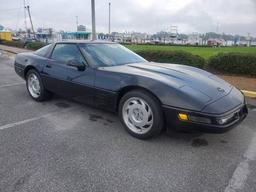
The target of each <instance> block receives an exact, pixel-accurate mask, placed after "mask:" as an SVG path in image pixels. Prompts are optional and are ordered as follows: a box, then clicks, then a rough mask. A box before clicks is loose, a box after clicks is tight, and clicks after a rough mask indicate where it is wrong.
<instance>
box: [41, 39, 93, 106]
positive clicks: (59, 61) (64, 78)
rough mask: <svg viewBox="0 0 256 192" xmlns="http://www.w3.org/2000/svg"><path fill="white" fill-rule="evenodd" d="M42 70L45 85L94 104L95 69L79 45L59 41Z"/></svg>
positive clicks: (64, 94)
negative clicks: (87, 60) (85, 57)
mask: <svg viewBox="0 0 256 192" xmlns="http://www.w3.org/2000/svg"><path fill="white" fill-rule="evenodd" d="M46 62H47V63H46V65H45V67H44V69H43V71H42V74H43V82H44V84H45V87H46V88H47V89H48V90H50V91H52V92H55V93H57V94H60V95H63V96H67V97H70V98H72V99H75V100H78V101H81V102H84V103H87V104H92V103H93V95H94V89H93V87H94V76H95V75H94V69H93V68H91V67H90V66H89V65H88V64H87V63H86V61H85V59H84V57H83V55H82V54H81V52H80V50H79V48H78V46H77V45H76V44H71V43H58V44H56V45H55V47H54V49H53V51H52V54H51V56H50V57H49V58H48V59H47V61H46Z"/></svg>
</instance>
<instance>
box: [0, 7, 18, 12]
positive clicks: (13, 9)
mask: <svg viewBox="0 0 256 192" xmlns="http://www.w3.org/2000/svg"><path fill="white" fill-rule="evenodd" d="M20 9H22V7H17V8H9V9H0V11H1V12H2V11H16V10H20Z"/></svg>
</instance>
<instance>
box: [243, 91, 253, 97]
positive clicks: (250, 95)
mask: <svg viewBox="0 0 256 192" xmlns="http://www.w3.org/2000/svg"><path fill="white" fill-rule="evenodd" d="M241 91H242V92H243V94H244V95H245V96H246V97H250V98H256V92H255V91H247V90H241Z"/></svg>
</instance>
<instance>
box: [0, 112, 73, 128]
mask: <svg viewBox="0 0 256 192" xmlns="http://www.w3.org/2000/svg"><path fill="white" fill-rule="evenodd" d="M74 108H75V107H71V108H69V109H65V110H59V111H54V112H52V113H47V114H45V115H41V116H38V117H33V118H29V119H25V120H22V121H18V122H15V123H9V124H5V125H2V126H0V130H3V129H8V128H12V127H15V126H17V125H22V124H25V123H29V122H32V121H36V120H39V119H42V118H47V117H50V116H53V115H55V114H57V113H59V112H66V111H69V110H72V109H74Z"/></svg>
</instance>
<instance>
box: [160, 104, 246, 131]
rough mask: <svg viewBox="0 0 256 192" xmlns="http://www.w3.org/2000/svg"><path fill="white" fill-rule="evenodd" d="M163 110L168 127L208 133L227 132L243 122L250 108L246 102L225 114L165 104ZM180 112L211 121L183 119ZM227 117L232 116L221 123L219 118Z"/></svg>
mask: <svg viewBox="0 0 256 192" xmlns="http://www.w3.org/2000/svg"><path fill="white" fill-rule="evenodd" d="M163 111H164V115H165V120H166V124H167V127H168V128H172V129H175V130H197V131H200V132H206V133H223V132H226V131H228V130H230V129H231V128H234V127H235V126H237V125H238V124H239V123H241V122H242V121H243V120H244V119H245V117H246V116H247V114H248V109H247V106H246V104H245V103H244V104H243V105H240V106H238V107H236V108H234V109H232V110H230V111H228V112H225V113H223V114H207V113H201V112H194V111H190V110H184V109H178V108H173V107H169V106H163ZM179 113H185V114H188V115H189V116H193V117H201V118H203V119H204V118H205V119H209V120H210V121H211V123H203V122H197V121H194V120H186V121H183V120H180V119H179V118H178V114H179ZM225 117H230V119H229V121H227V122H226V123H224V124H219V123H218V119H222V118H225Z"/></svg>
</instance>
